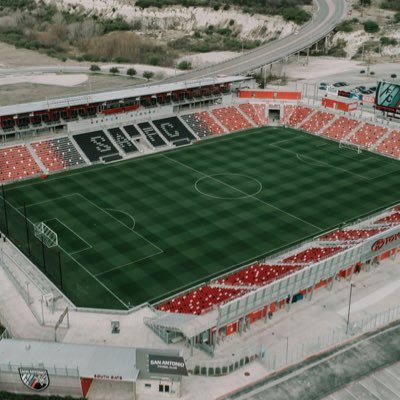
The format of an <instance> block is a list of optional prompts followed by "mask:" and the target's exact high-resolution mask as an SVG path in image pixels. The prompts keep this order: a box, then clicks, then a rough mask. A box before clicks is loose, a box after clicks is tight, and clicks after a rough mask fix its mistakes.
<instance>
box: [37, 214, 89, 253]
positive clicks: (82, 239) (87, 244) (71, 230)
mask: <svg viewBox="0 0 400 400" xmlns="http://www.w3.org/2000/svg"><path fill="white" fill-rule="evenodd" d="M50 221H58V222H59V223H60V224H61V225H63V226H64V227H65V228H67V229H68V230H69V231H70V232H72V234H73V235H75V236H77V237H78V238H79V239H80V240H81V241H82V242H84V243H85V244H86V247H85V248H83V249H81V250H77V251H72V252H69V254H76V253H80V252H82V251H85V250H89V249H92V248H93V246H92V245H91V244H90V243H88V242H87V241H86V240H85V239H84V238H83V237H82V236H80V235H78V234H77V233H76V232H75V231H74V230H73V229H71V228H70V227H69V226H67V225H65V224H64V223H63V222H62V221H60V220H59V219H58V218H51V219H47V220H46V221H43V222H44V223H45V224H46V225H47V223H48V222H50ZM56 233H57V232H56ZM64 250H65V249H64Z"/></svg>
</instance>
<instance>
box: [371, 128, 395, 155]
mask: <svg viewBox="0 0 400 400" xmlns="http://www.w3.org/2000/svg"><path fill="white" fill-rule="evenodd" d="M374 150H376V151H378V152H379V153H382V154H386V155H388V156H391V157H395V158H400V131H398V130H394V131H391V132H390V133H388V134H386V135H384V136H383V137H382V140H381V141H380V142H379V143H378V144H377V146H376V147H375V149H374Z"/></svg>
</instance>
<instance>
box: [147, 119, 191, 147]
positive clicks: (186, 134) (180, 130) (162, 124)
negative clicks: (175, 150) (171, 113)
mask: <svg viewBox="0 0 400 400" xmlns="http://www.w3.org/2000/svg"><path fill="white" fill-rule="evenodd" d="M153 124H154V125H155V126H156V128H157V129H158V130H159V131H160V132H161V133H162V135H163V136H164V137H165V139H167V140H168V141H169V142H170V143H175V142H179V143H181V144H182V143H184V142H186V143H190V141H192V140H195V139H196V138H195V137H194V136H193V135H192V134H191V133H190V131H189V130H188V129H187V128H186V126H185V125H183V123H182V122H181V121H180V120H179V119H178V118H177V117H171V118H163V119H157V120H155V121H153ZM182 139H186V140H182Z"/></svg>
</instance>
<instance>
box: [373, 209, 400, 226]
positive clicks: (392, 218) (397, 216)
mask: <svg viewBox="0 0 400 400" xmlns="http://www.w3.org/2000/svg"><path fill="white" fill-rule="evenodd" d="M397 222H400V212H395V213H393V214H390V215H388V216H387V217H383V218H381V219H378V220H377V221H375V224H389V225H391V224H392V223H397Z"/></svg>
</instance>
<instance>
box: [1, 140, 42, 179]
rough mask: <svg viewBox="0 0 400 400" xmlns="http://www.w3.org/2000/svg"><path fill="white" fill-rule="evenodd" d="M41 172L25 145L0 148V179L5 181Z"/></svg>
mask: <svg viewBox="0 0 400 400" xmlns="http://www.w3.org/2000/svg"><path fill="white" fill-rule="evenodd" d="M40 173H42V170H41V169H40V167H39V165H38V164H37V163H36V161H35V160H34V159H33V157H32V155H31V154H30V153H29V150H28V149H27V148H26V146H25V145H17V146H12V147H6V148H2V149H0V180H1V182H7V181H12V180H17V179H23V178H28V177H32V176H35V175H38V174H40Z"/></svg>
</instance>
